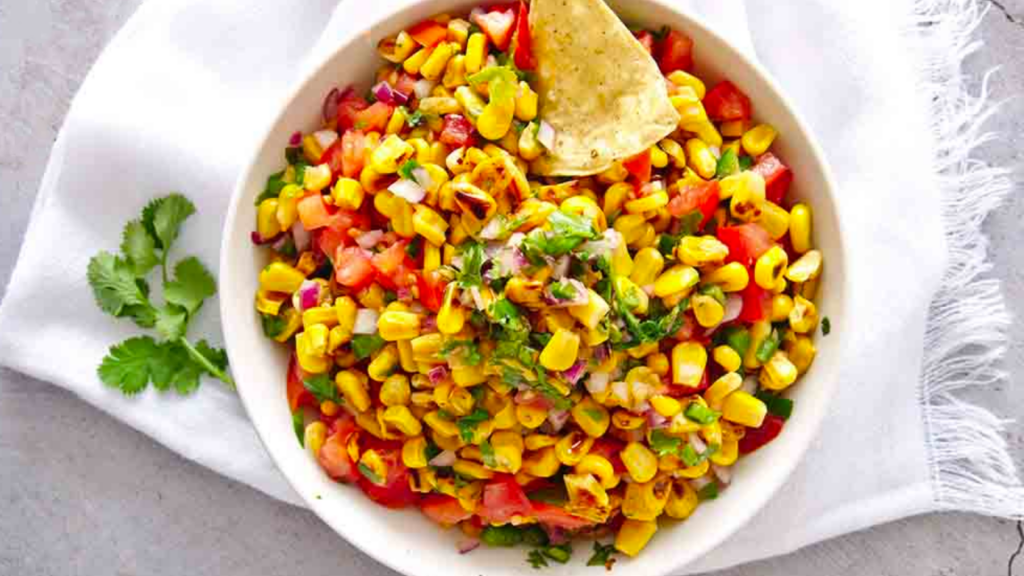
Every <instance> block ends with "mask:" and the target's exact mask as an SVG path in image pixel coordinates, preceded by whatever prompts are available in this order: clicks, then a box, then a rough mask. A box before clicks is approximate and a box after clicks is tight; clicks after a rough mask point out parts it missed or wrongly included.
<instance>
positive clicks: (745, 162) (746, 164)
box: [739, 154, 754, 172]
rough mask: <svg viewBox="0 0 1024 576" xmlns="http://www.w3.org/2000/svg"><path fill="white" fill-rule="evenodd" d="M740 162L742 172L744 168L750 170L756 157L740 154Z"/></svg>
mask: <svg viewBox="0 0 1024 576" xmlns="http://www.w3.org/2000/svg"><path fill="white" fill-rule="evenodd" d="M739 164H740V172H743V171H744V170H749V169H750V167H751V166H753V165H754V159H753V158H751V157H750V156H747V155H746V154H744V155H742V156H740V160H739Z"/></svg>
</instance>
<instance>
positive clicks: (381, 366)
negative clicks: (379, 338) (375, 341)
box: [366, 344, 398, 382]
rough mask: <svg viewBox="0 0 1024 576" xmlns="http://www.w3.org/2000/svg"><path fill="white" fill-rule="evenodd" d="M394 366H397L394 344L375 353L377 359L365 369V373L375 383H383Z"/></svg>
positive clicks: (396, 352) (396, 348)
mask: <svg viewBox="0 0 1024 576" xmlns="http://www.w3.org/2000/svg"><path fill="white" fill-rule="evenodd" d="M396 366H398V347H397V346H395V345H394V344H388V345H387V346H385V347H384V348H382V349H381V350H380V352H378V353H377V357H376V358H374V359H373V360H372V361H371V362H370V364H369V366H367V367H366V373H367V374H368V375H369V376H370V378H372V379H374V380H376V381H377V382H383V381H384V379H385V378H387V377H388V376H389V375H390V374H391V371H392V370H394V369H395V367H396Z"/></svg>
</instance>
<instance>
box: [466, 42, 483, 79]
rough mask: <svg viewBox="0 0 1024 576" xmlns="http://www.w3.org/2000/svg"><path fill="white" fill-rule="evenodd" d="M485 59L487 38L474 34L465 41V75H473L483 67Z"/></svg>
mask: <svg viewBox="0 0 1024 576" xmlns="http://www.w3.org/2000/svg"><path fill="white" fill-rule="evenodd" d="M486 59H487V36H485V35H484V34H483V33H482V32H474V33H473V34H470V35H469V40H467V41H466V74H475V73H477V72H479V71H480V70H481V69H483V67H484V61H485V60H486Z"/></svg>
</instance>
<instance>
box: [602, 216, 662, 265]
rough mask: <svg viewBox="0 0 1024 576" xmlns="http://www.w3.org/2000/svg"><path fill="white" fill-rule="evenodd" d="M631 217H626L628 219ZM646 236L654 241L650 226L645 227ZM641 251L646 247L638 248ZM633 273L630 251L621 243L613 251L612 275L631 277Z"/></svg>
mask: <svg viewBox="0 0 1024 576" xmlns="http://www.w3.org/2000/svg"><path fill="white" fill-rule="evenodd" d="M628 217H629V216H626V218H628ZM643 234H644V235H649V236H650V241H651V242H653V241H654V230H653V229H652V228H651V225H650V224H647V225H645V230H644V232H643ZM636 248H637V249H638V250H639V249H641V248H644V246H636ZM632 272H633V259H632V258H630V257H629V249H627V248H626V244H625V243H623V242H619V243H618V244H617V245H616V246H615V248H614V249H613V250H612V274H615V275H618V276H629V275H630V274H631V273H632Z"/></svg>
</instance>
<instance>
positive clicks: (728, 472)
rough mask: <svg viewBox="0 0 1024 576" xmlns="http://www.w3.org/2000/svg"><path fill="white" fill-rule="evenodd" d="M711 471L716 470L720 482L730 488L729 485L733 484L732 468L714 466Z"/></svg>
mask: <svg viewBox="0 0 1024 576" xmlns="http://www.w3.org/2000/svg"><path fill="white" fill-rule="evenodd" d="M711 469H712V470H714V472H715V476H717V477H718V481H719V482H721V483H722V484H724V485H726V486H728V485H729V483H730V482H732V468H729V467H728V466H719V465H718V464H712V465H711Z"/></svg>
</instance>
